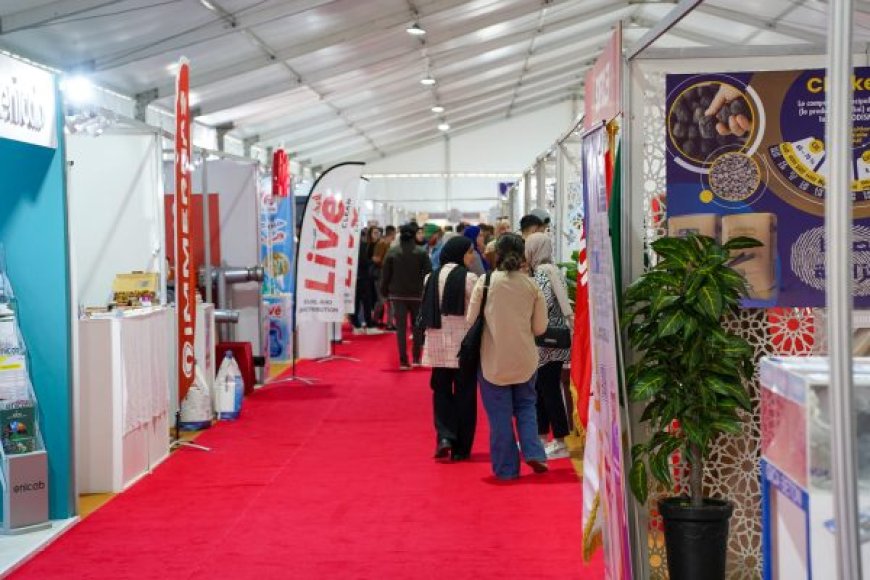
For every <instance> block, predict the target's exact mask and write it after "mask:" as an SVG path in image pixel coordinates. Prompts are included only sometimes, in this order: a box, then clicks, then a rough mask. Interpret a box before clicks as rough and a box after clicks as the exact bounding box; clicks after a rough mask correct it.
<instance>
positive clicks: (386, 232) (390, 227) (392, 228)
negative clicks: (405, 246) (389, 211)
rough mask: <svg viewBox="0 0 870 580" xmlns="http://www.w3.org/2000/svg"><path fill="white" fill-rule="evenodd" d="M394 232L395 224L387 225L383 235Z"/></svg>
mask: <svg viewBox="0 0 870 580" xmlns="http://www.w3.org/2000/svg"><path fill="white" fill-rule="evenodd" d="M395 233H396V226H387V229H386V230H385V235H387V236H389V235H390V234H395Z"/></svg>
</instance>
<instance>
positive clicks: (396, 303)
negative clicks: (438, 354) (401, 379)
mask: <svg viewBox="0 0 870 580" xmlns="http://www.w3.org/2000/svg"><path fill="white" fill-rule="evenodd" d="M390 304H391V306H392V307H393V311H394V312H395V320H396V340H397V341H398V342H399V364H403V365H407V364H408V328H409V327H410V328H411V340H412V343H413V344H412V346H411V349H412V352H411V354H412V356H413V357H414V360H413V362H415V363H418V362H420V359H421V358H422V356H423V333H422V332H419V331H418V330H417V329H416V328H415V327H416V326H417V325H416V324H414V321H415V320H417V316H418V315H419V314H420V306H421V304H422V303H421V301H420V300H398V299H393V300H390Z"/></svg>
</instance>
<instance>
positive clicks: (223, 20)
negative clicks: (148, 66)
mask: <svg viewBox="0 0 870 580" xmlns="http://www.w3.org/2000/svg"><path fill="white" fill-rule="evenodd" d="M334 1H335V0H295V1H291V2H286V1H285V2H280V3H278V5H276V6H270V7H266V8H254V9H242V10H238V11H237V12H236V13H229V14H228V16H227V17H216V18H215V19H214V20H213V21H211V22H209V23H207V24H205V25H200V26H195V27H192V28H190V29H187V30H184V31H181V32H172V33H171V34H167V36H165V37H164V38H160V39H157V40H151V41H149V42H146V43H144V44H140V45H139V46H135V47H132V48H130V47H126V48H123V49H121V50H115V51H113V52H111V53H107V54H101V55H97V56H95V57H94V59H93V63H94V67H95V69H96V70H98V71H103V70H110V69H113V68H119V67H122V66H126V65H128V64H133V63H136V62H140V61H143V60H146V59H149V58H153V57H155V56H160V55H163V54H167V53H171V52H174V51H178V50H184V49H185V48H189V47H191V46H196V45H197V44H202V43H205V42H210V41H212V40H218V39H220V38H222V37H224V36H227V35H229V34H237V33H239V32H241V31H242V30H249V29H251V28H253V27H255V26H259V25H261V24H267V23H269V22H272V21H274V20H279V19H281V18H290V17H293V16H296V15H298V14H304V13H305V12H308V11H309V10H313V9H315V8H318V7H320V6H324V5H326V4H331V3H332V2H334ZM190 9H191V10H195V9H196V8H195V7H191V8H190ZM203 10H204V8H203ZM228 18H229V19H230V20H231V24H228V23H227V19H228Z"/></svg>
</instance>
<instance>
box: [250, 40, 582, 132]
mask: <svg viewBox="0 0 870 580" xmlns="http://www.w3.org/2000/svg"><path fill="white" fill-rule="evenodd" d="M593 56H594V53H589V54H586V55H580V56H579V57H578V58H577V60H574V61H571V62H565V60H564V59H562V58H559V59H554V60H553V61H548V62H547V63H545V64H539V65H538V66H536V67H535V69H534V70H533V73H534V74H532V75H530V76H529V77H528V78H527V79H526V81H525V82H524V86H538V85H541V84H546V83H547V82H549V81H550V80H555V79H561V78H564V77H566V76H570V75H576V76H577V77H578V80H582V78H583V73H584V71H585V70H586V69H587V68H588V64H586V59H587V58H592V57H593ZM470 78H474V77H473V75H472V76H471V77H470ZM514 82H515V81H514V80H513V79H510V80H509V79H504V80H502V81H496V82H493V81H491V80H488V79H483V80H482V81H480V82H477V83H475V84H472V85H469V86H466V87H464V88H463V94H462V96H461V97H460V98H459V99H457V98H453V99H450V98H443V99H442V105H443V106H444V107H445V108H446V109H447V114H448V115H449V114H450V113H451V111H452V110H453V109H454V108H455V107H456V106H458V105H459V104H461V103H463V102H467V101H473V100H475V99H479V98H486V97H487V96H489V95H490V94H491V93H493V92H496V91H500V90H502V89H504V88H505V87H508V86H511V85H513V84H514ZM413 94H416V95H421V96H426V95H427V93H425V92H423V91H421V90H420V89H416V90H415V91H414V93H413ZM378 100H381V101H382V102H388V103H399V102H404V96H403V95H399V94H387V95H378ZM428 108H429V107H428V106H426V107H425V109H422V111H428ZM343 110H344V111H345V112H346V113H347V115H348V116H349V117H351V118H354V119H355V120H358V121H361V122H364V119H365V118H366V117H368V116H369V115H370V113H367V112H368V111H370V110H371V106H370V105H369V104H364V105H358V106H354V107H345V108H344V109H343ZM358 115H360V116H358ZM328 120H329V117H327V116H323V117H320V118H315V119H303V120H300V121H299V122H296V121H294V122H293V123H291V124H288V125H287V126H285V127H281V128H276V129H273V130H270V131H269V132H259V134H260V136H261V137H262V138H263V140H264V141H273V140H277V139H281V138H284V137H286V136H287V135H288V134H289V133H292V132H293V131H294V130H295V129H297V128H299V127H305V126H310V125H312V124H316V123H318V122H325V121H328ZM241 129H242V130H244V127H241Z"/></svg>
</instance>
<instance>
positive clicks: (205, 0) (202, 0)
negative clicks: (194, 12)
mask: <svg viewBox="0 0 870 580" xmlns="http://www.w3.org/2000/svg"><path fill="white" fill-rule="evenodd" d="M199 3H200V4H202V7H203V8H205V9H206V10H211V11H212V12H214V11H215V7H214V4H212V3H211V2H209V1H208V0H199Z"/></svg>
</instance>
